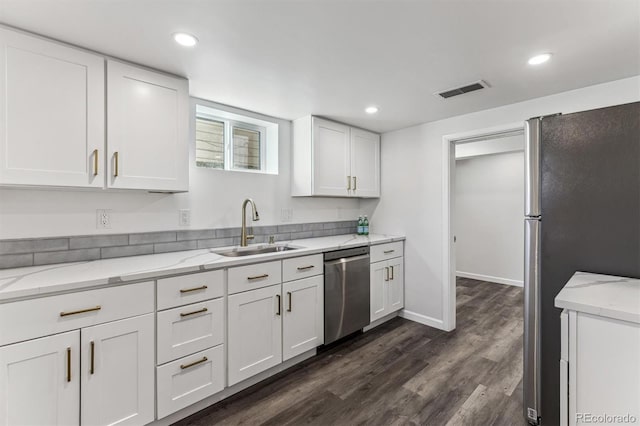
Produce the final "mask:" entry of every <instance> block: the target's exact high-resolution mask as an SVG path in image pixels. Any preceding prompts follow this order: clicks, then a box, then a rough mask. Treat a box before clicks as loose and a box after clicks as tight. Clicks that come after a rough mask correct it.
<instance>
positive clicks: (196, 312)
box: [180, 308, 208, 318]
mask: <svg viewBox="0 0 640 426" xmlns="http://www.w3.org/2000/svg"><path fill="white" fill-rule="evenodd" d="M207 311H208V309H207V308H202V309H199V310H197V311H193V312H183V313H180V316H181V317H183V318H184V317H188V316H190V315H195V314H201V313H203V312H207Z"/></svg>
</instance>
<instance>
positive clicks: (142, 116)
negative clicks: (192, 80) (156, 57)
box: [107, 60, 189, 192]
mask: <svg viewBox="0 0 640 426" xmlns="http://www.w3.org/2000/svg"><path fill="white" fill-rule="evenodd" d="M188 114H189V87H188V81H187V80H185V79H181V78H177V77H171V76H168V75H165V74H161V73H158V72H154V71H149V70H146V69H142V68H139V67H134V66H131V65H127V64H124V63H120V62H116V61H112V60H109V61H107V146H108V154H107V170H108V178H107V187H109V188H122V189H146V190H149V191H167V192H176V191H186V190H188V186H189V160H188V157H189V148H188V147H189V145H188V133H189V132H188V125H189V120H188V118H189V116H188Z"/></svg>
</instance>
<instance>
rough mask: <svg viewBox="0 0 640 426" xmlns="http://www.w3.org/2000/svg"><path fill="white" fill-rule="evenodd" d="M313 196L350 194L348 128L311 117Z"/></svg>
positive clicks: (344, 195)
mask: <svg viewBox="0 0 640 426" xmlns="http://www.w3.org/2000/svg"><path fill="white" fill-rule="evenodd" d="M312 137H313V195H330V196H338V197H348V196H350V195H351V191H350V190H349V188H350V187H351V171H350V170H351V163H350V160H349V155H350V149H349V146H350V144H349V127H348V126H345V125H344V124H339V123H332V122H330V121H326V120H322V119H320V118H316V117H313V136H312Z"/></svg>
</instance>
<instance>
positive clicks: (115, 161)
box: [113, 151, 119, 177]
mask: <svg viewBox="0 0 640 426" xmlns="http://www.w3.org/2000/svg"><path fill="white" fill-rule="evenodd" d="M118 157H119V155H118V151H116V152H114V153H113V161H114V163H115V169H114V171H113V177H118V168H119V167H118V166H119V164H118V163H119V161H118V160H119V158H118Z"/></svg>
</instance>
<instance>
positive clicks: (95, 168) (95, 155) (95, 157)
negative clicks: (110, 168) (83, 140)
mask: <svg viewBox="0 0 640 426" xmlns="http://www.w3.org/2000/svg"><path fill="white" fill-rule="evenodd" d="M93 175H94V176H98V150H97V149H94V150H93Z"/></svg>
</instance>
